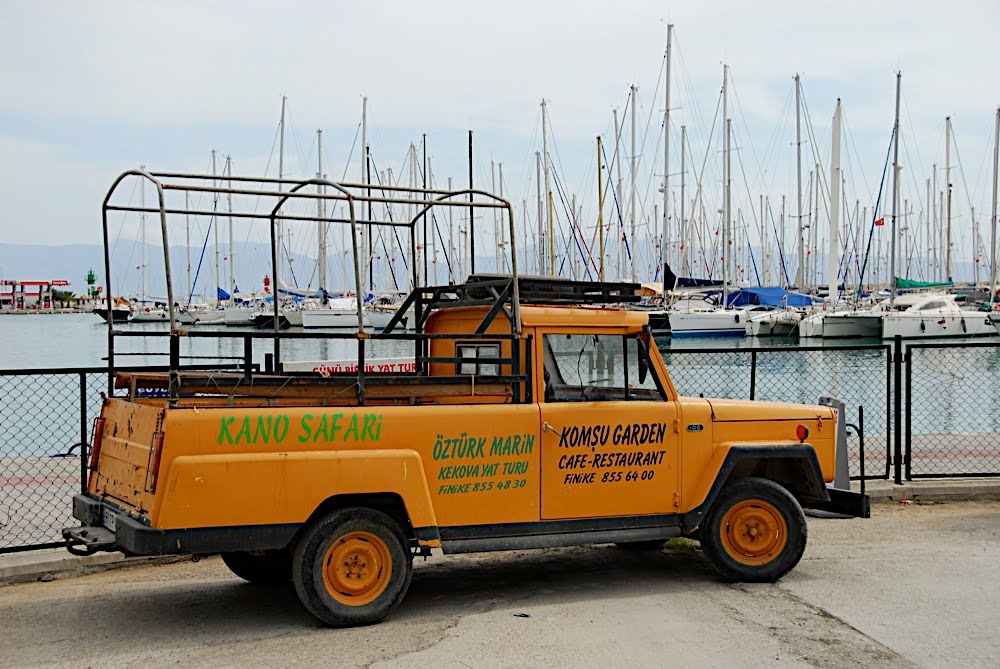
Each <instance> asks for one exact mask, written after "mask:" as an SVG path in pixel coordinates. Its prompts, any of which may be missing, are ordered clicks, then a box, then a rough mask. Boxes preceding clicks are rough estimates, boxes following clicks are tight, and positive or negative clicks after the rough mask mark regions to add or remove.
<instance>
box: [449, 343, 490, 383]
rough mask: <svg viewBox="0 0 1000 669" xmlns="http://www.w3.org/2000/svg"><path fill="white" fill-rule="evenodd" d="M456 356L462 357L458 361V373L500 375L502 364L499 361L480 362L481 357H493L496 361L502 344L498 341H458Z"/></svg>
mask: <svg viewBox="0 0 1000 669" xmlns="http://www.w3.org/2000/svg"><path fill="white" fill-rule="evenodd" d="M455 352H456V353H457V355H456V357H458V358H461V360H462V361H461V362H459V363H456V364H457V366H458V373H459V374H461V375H468V376H499V375H500V364H499V363H498V362H489V361H488V362H480V359H481V358H487V359H489V358H492V359H493V360H494V361H495V360H496V359H497V358H499V357H500V344H499V343H497V342H456V343H455Z"/></svg>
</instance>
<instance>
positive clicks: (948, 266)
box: [944, 116, 953, 281]
mask: <svg viewBox="0 0 1000 669" xmlns="http://www.w3.org/2000/svg"><path fill="white" fill-rule="evenodd" d="M944 182H945V184H946V186H947V188H948V205H947V206H948V214H947V216H948V219H947V226H948V227H947V229H946V231H945V246H944V252H945V256H944V257H945V263H944V266H945V274H946V275H947V277H946V280H947V281H951V280H952V275H953V272H952V270H953V267H952V260H951V117H950V116H946V117H945V119H944Z"/></svg>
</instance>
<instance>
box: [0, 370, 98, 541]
mask: <svg viewBox="0 0 1000 669" xmlns="http://www.w3.org/2000/svg"><path fill="white" fill-rule="evenodd" d="M106 389H107V372H106V371H104V370H97V369H76V370H65V371H57V372H53V371H46V370H23V371H16V372H0V552H7V551H11V550H22V549H27V548H39V547H43V546H48V545H58V542H59V537H60V535H59V530H60V529H61V528H63V527H66V526H67V525H71V524H72V523H73V517H72V508H71V504H70V500H71V498H72V496H73V494H75V493H76V492H79V491H80V490H81V488H82V483H81V482H82V481H83V473H84V471H85V470H84V467H85V456H86V449H87V444H88V443H89V441H90V430H91V424H92V421H93V418H94V417H95V416H97V415H98V413H99V412H100V408H101V395H100V393H101V391H102V390H106Z"/></svg>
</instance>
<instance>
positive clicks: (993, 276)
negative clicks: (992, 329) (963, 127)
mask: <svg viewBox="0 0 1000 669" xmlns="http://www.w3.org/2000/svg"><path fill="white" fill-rule="evenodd" d="M998 171H1000V107H997V121H996V128H995V130H994V131H993V209H992V210H991V215H990V301H991V302H996V301H997V177H1000V174H997V172H998Z"/></svg>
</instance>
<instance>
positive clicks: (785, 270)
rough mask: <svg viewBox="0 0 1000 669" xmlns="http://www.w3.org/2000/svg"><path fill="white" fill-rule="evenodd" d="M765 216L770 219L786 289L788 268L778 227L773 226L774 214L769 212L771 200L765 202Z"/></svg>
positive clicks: (788, 282)
mask: <svg viewBox="0 0 1000 669" xmlns="http://www.w3.org/2000/svg"><path fill="white" fill-rule="evenodd" d="M767 215H768V218H770V219H771V230H772V231H773V232H774V238H775V240H777V241H778V243H777V244H775V246H777V247H778V261H779V262H780V263H781V273H782V274H784V275H785V287H786V288H787V287H788V286H790V285H791V284H792V281H791V279H789V278H788V267H787V266H786V265H785V252H784V250H783V249H782V248H781V243H780V240H781V238H780V237H779V236H778V227H777V226H776V225H775V224H774V212H773V211H772V210H771V200H770V198H768V200H767Z"/></svg>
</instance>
